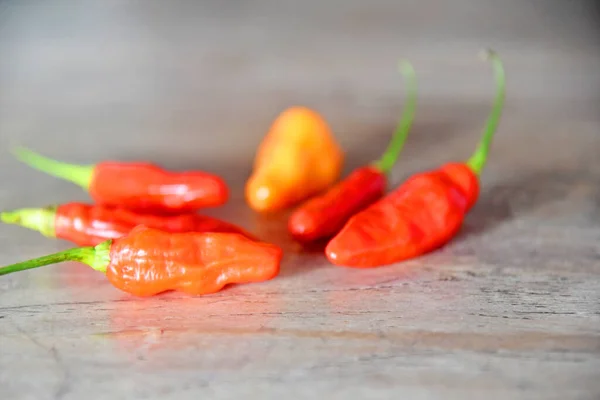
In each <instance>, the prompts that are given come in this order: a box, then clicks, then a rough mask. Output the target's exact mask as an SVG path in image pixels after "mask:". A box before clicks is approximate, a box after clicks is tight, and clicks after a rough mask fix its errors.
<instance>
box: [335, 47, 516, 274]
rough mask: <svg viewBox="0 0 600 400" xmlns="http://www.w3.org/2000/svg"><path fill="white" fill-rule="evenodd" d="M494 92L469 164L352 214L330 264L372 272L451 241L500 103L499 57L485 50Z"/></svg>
mask: <svg viewBox="0 0 600 400" xmlns="http://www.w3.org/2000/svg"><path fill="white" fill-rule="evenodd" d="M487 55H488V56H489V58H490V59H491V61H492V64H493V67H494V72H495V78H496V84H497V93H496V99H495V102H494V107H493V110H492V112H491V114H490V117H489V119H488V121H487V124H486V128H485V131H484V134H483V136H482V138H481V140H480V143H479V145H478V147H477V150H476V151H475V152H474V154H473V155H472V156H471V158H470V159H469V160H468V161H467V162H463V163H458V162H452V163H447V164H445V165H443V166H441V167H440V168H438V169H435V170H432V171H426V172H422V173H420V174H417V175H414V176H412V177H411V178H409V179H408V180H407V181H406V182H405V183H404V184H402V185H400V186H399V187H398V188H397V189H396V190H394V191H393V192H391V193H390V194H388V195H387V196H386V197H384V198H382V199H381V200H379V201H377V202H376V203H374V204H372V205H371V206H369V207H367V208H366V209H364V210H363V211H361V212H359V213H357V214H356V215H354V216H353V217H352V218H351V219H350V220H348V222H347V223H346V225H345V226H344V227H343V228H342V230H341V231H340V232H339V233H338V234H337V235H336V236H335V237H334V238H333V239H332V240H331V241H330V242H329V243H328V245H327V247H326V249H325V253H326V255H327V258H328V259H329V261H331V262H332V263H333V264H336V265H341V266H348V267H357V268H370V267H377V266H381V265H387V264H392V263H395V262H399V261H402V260H406V259H409V258H412V257H417V256H419V255H422V254H425V253H427V252H429V251H432V250H434V249H436V248H438V247H440V246H442V245H444V244H446V243H447V242H448V241H450V240H451V238H452V237H453V236H454V235H455V234H456V233H457V232H458V231H459V229H460V227H461V226H462V223H463V220H464V218H465V216H466V214H467V212H468V211H469V210H470V209H471V207H473V205H474V204H475V202H476V201H477V198H478V196H479V174H480V173H481V171H482V170H483V167H484V166H485V163H486V160H487V156H488V153H489V149H490V145H491V142H492V138H493V135H494V132H495V131H496V128H497V126H498V122H499V119H500V116H501V113H502V107H503V104H504V92H505V78H504V68H503V65H502V62H501V61H500V58H499V57H498V56H497V55H496V53H494V52H493V51H491V50H489V51H488V52H487Z"/></svg>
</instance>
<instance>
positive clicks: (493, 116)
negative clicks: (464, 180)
mask: <svg viewBox="0 0 600 400" xmlns="http://www.w3.org/2000/svg"><path fill="white" fill-rule="evenodd" d="M483 56H484V57H485V59H486V60H488V61H490V62H491V63H492V66H493V68H494V75H495V78H496V98H495V100H494V105H493V108H492V111H491V113H490V116H489V117H488V120H487V122H486V125H485V130H484V133H483V135H482V137H481V140H480V142H479V145H478V146H477V149H476V150H475V152H474V153H473V155H472V156H471V158H469V160H468V161H467V165H468V166H469V167H470V168H471V169H472V170H473V172H475V173H476V174H477V175H479V174H480V173H481V171H482V170H483V168H484V167H485V164H486V162H487V157H488V153H489V151H490V146H491V144H492V139H493V137H494V133H495V132H496V129H497V127H498V123H499V121H500V116H501V115H502V108H503V106H504V97H505V91H506V82H505V76H504V67H503V65H502V60H500V57H499V56H498V54H496V52H495V51H493V50H491V49H487V50H485V51H484V52H483Z"/></svg>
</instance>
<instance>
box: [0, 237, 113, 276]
mask: <svg viewBox="0 0 600 400" xmlns="http://www.w3.org/2000/svg"><path fill="white" fill-rule="evenodd" d="M111 244H112V240H107V241H105V242H102V243H100V244H99V245H97V246H95V247H92V246H90V247H76V248H74V249H69V250H65V251H61V252H59V253H54V254H50V255H47V256H43V257H39V258H34V259H32V260H27V261H23V262H20V263H16V264H12V265H7V266H6V267H2V268H0V275H6V274H10V273H13V272H19V271H25V270H27V269H33V268H38V267H43V266H44V265H50V264H58V263H61V262H65V261H77V262H81V263H83V264H87V265H89V266H90V267H92V268H93V269H95V270H96V271H99V272H103V273H104V272H106V268H107V267H108V264H109V262H110V246H111Z"/></svg>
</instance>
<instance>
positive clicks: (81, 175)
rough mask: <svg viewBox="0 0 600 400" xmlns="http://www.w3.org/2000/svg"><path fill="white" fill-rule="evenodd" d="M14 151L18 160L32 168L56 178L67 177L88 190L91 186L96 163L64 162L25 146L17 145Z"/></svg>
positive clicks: (66, 178)
mask: <svg viewBox="0 0 600 400" xmlns="http://www.w3.org/2000/svg"><path fill="white" fill-rule="evenodd" d="M12 153H13V155H14V156H15V157H16V158H17V159H18V160H20V161H22V162H24V163H25V164H27V165H29V166H30V167H31V168H34V169H37V170H39V171H42V172H44V173H46V174H48V175H51V176H54V177H56V178H61V179H65V180H67V181H70V182H72V183H74V184H76V185H79V186H81V187H82V188H84V189H86V190H88V189H89V187H90V182H91V181H92V175H93V173H94V165H75V164H69V163H64V162H61V161H57V160H53V159H51V158H48V157H44V156H42V155H41V154H38V153H36V152H34V151H31V150H29V149H26V148H25V147H16V148H14V149H13V150H12Z"/></svg>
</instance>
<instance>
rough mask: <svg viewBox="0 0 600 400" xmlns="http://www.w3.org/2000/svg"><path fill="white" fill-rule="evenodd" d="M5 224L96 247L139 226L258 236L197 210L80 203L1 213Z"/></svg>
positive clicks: (167, 229) (176, 231)
mask: <svg viewBox="0 0 600 400" xmlns="http://www.w3.org/2000/svg"><path fill="white" fill-rule="evenodd" d="M0 219H1V220H2V222H4V223H9V224H16V225H21V226H24V227H26V228H29V229H33V230H35V231H38V232H40V233H41V234H42V235H44V236H46V237H52V238H59V239H63V240H68V241H70V242H73V243H75V244H77V245H79V246H95V245H97V244H100V243H101V242H104V241H105V240H108V239H117V238H120V237H122V236H125V235H127V234H128V233H129V232H130V231H131V230H132V229H133V228H134V227H136V226H137V225H145V226H147V227H149V228H155V229H160V230H163V231H165V232H173V233H178V232H232V233H240V234H242V235H245V236H247V237H248V238H251V239H255V238H254V236H253V235H251V234H250V233H248V232H246V231H245V230H244V229H242V228H241V227H238V226H236V225H235V224H232V223H229V222H226V221H222V220H220V219H217V218H213V217H209V216H206V215H200V214H196V213H185V214H164V215H163V214H145V213H140V212H136V211H133V210H129V209H126V208H122V207H109V206H102V205H95V204H94V205H92V204H85V203H78V202H71V203H66V204H61V205H59V206H56V207H55V206H51V207H45V208H24V209H19V210H15V211H8V212H2V213H0Z"/></svg>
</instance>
